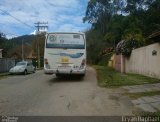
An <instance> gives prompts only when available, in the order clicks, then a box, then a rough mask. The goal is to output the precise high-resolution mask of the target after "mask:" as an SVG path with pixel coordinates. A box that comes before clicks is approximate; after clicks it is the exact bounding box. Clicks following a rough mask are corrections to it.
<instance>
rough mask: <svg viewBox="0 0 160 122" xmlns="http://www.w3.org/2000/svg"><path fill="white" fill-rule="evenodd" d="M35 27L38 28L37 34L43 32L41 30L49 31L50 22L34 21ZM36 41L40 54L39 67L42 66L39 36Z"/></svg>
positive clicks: (38, 53)
mask: <svg viewBox="0 0 160 122" xmlns="http://www.w3.org/2000/svg"><path fill="white" fill-rule="evenodd" d="M34 24H35V27H36V28H37V29H36V30H37V31H36V35H37V36H39V34H41V32H47V31H48V22H37V23H34ZM36 43H37V55H38V68H40V63H41V62H40V49H39V39H38V37H37V39H36Z"/></svg>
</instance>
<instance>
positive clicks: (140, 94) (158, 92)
mask: <svg viewBox="0 0 160 122" xmlns="http://www.w3.org/2000/svg"><path fill="white" fill-rule="evenodd" d="M125 95H128V96H129V97H131V98H133V99H137V98H140V97H145V96H154V95H160V91H151V92H140V93H126V94H125Z"/></svg>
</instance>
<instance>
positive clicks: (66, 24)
mask: <svg viewBox="0 0 160 122" xmlns="http://www.w3.org/2000/svg"><path fill="white" fill-rule="evenodd" d="M87 2H88V0H0V26H1V27H0V32H3V33H5V34H6V35H7V37H10V36H14V35H17V36H20V35H25V34H30V33H33V32H34V30H35V28H34V23H36V22H38V21H42V22H48V26H49V32H52V31H84V30H86V29H88V28H89V27H90V25H89V24H87V23H85V24H84V23H83V21H82V18H83V17H84V16H85V11H86V7H87ZM2 10H4V11H7V12H8V13H9V14H10V15H11V16H13V17H11V16H9V15H8V14H6V13H4V12H2ZM14 17H16V18H17V19H19V20H20V21H22V22H24V23H26V24H27V25H29V26H31V27H28V26H26V25H24V24H22V23H20V22H19V21H17V20H16V19H14ZM32 27H33V28H32Z"/></svg>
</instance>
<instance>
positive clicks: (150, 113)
mask: <svg viewBox="0 0 160 122" xmlns="http://www.w3.org/2000/svg"><path fill="white" fill-rule="evenodd" d="M140 115H141V116H143V117H160V111H158V112H142V113H141V114H140ZM157 122H159V121H157Z"/></svg>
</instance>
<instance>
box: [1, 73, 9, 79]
mask: <svg viewBox="0 0 160 122" xmlns="http://www.w3.org/2000/svg"><path fill="white" fill-rule="evenodd" d="M8 75H9V73H1V74H0V80H1V79H4V78H7V77H8Z"/></svg>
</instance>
